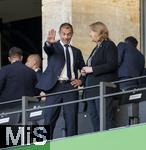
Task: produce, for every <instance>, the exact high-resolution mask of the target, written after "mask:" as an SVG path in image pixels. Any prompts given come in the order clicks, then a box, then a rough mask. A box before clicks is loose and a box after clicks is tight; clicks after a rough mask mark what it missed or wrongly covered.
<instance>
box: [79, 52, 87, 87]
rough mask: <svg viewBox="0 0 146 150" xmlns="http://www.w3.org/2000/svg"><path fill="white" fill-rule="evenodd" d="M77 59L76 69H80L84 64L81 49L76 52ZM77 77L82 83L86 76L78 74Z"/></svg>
mask: <svg viewBox="0 0 146 150" xmlns="http://www.w3.org/2000/svg"><path fill="white" fill-rule="evenodd" d="M78 60H79V61H78V69H79V70H80V71H81V69H82V68H83V67H84V66H85V62H84V59H83V55H82V52H81V51H79V53H78ZM79 79H80V80H81V81H82V85H84V83H85V80H86V77H85V76H80V78H79ZM82 85H81V86H82Z"/></svg>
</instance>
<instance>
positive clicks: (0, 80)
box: [0, 69, 6, 94]
mask: <svg viewBox="0 0 146 150" xmlns="http://www.w3.org/2000/svg"><path fill="white" fill-rule="evenodd" d="M5 82H6V70H5V69H1V70H0V94H1V92H2V90H3V88H4V85H5Z"/></svg>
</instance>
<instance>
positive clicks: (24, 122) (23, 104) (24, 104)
mask: <svg viewBox="0 0 146 150" xmlns="http://www.w3.org/2000/svg"><path fill="white" fill-rule="evenodd" d="M27 106H28V100H27V97H26V96H22V125H26V107H27Z"/></svg>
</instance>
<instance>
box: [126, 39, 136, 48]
mask: <svg viewBox="0 0 146 150" xmlns="http://www.w3.org/2000/svg"><path fill="white" fill-rule="evenodd" d="M125 42H127V43H130V44H132V45H133V46H134V47H137V45H138V41H137V39H136V38H135V37H133V36H128V37H127V38H125Z"/></svg>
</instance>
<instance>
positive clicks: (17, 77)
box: [0, 47, 37, 111]
mask: <svg viewBox="0 0 146 150" xmlns="http://www.w3.org/2000/svg"><path fill="white" fill-rule="evenodd" d="M22 58H23V56H22V50H21V49H20V48H17V47H12V48H11V49H10V50H9V57H8V59H9V61H10V63H11V64H9V65H7V66H4V67H2V68H1V70H0V102H5V101H11V100H16V99H21V98H22V96H34V95H35V94H36V89H35V85H36V83H37V78H36V74H35V72H34V71H33V70H32V69H30V68H28V67H27V66H25V65H24V64H22V62H21V61H22ZM18 104H20V103H18V102H16V103H10V104H6V105H5V107H4V106H3V105H2V106H0V108H2V109H3V110H4V111H6V110H7V108H8V109H9V108H10V109H15V108H16V107H18ZM19 106H20V105H19ZM1 111H2V110H1Z"/></svg>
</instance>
